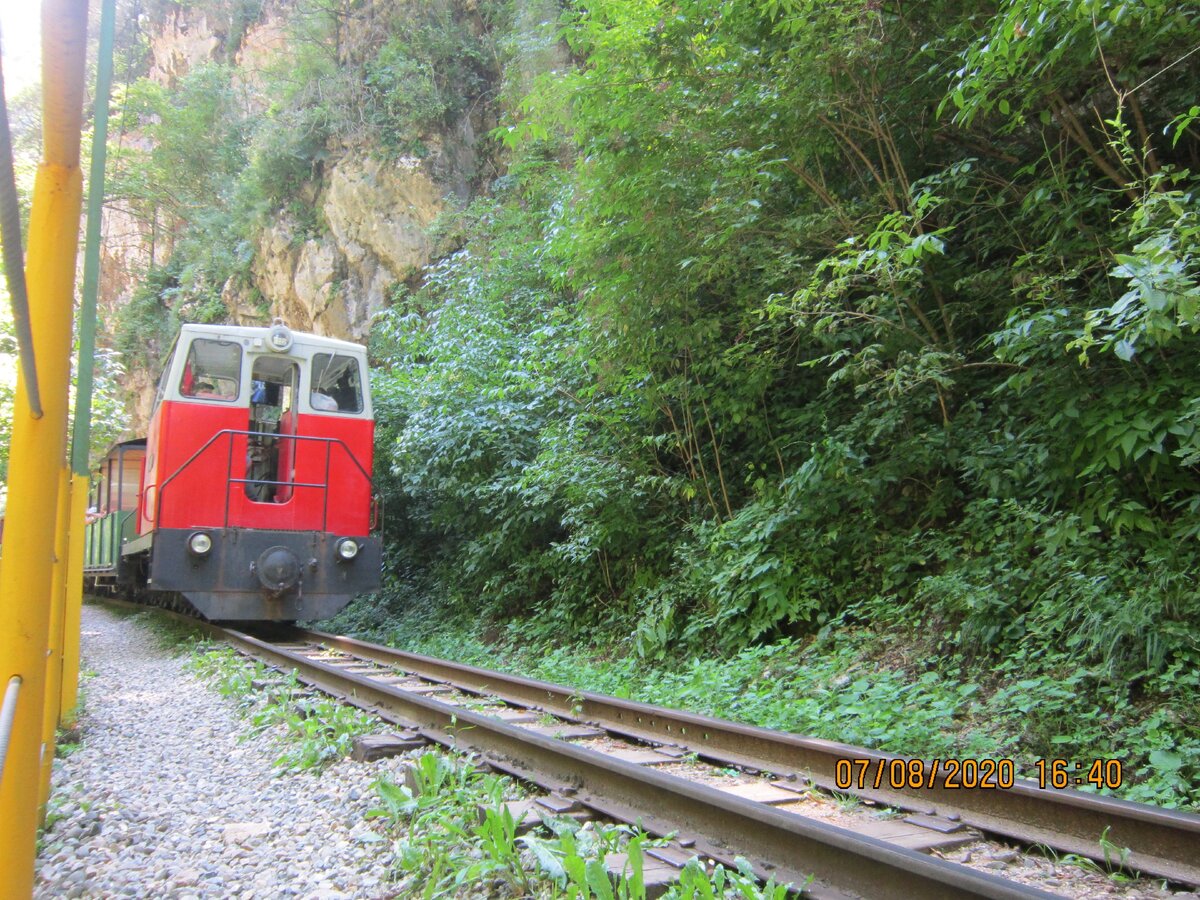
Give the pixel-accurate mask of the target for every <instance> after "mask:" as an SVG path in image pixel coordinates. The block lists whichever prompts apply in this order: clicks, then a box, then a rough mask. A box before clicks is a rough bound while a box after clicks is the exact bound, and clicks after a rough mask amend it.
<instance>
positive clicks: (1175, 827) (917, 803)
mask: <svg viewBox="0 0 1200 900" xmlns="http://www.w3.org/2000/svg"><path fill="white" fill-rule="evenodd" d="M291 634H292V636H293V637H294V638H298V639H300V640H306V641H313V642H316V643H320V644H323V645H325V646H327V647H329V648H332V649H337V650H341V651H343V652H345V653H349V654H351V655H354V656H359V657H362V658H365V659H370V660H373V661H375V662H379V663H383V664H385V665H393V666H397V667H400V668H402V669H405V670H406V671H409V672H412V673H413V674H416V675H420V676H422V677H425V678H428V679H431V680H435V681H442V682H446V683H448V684H452V685H456V686H460V687H463V688H466V689H468V690H470V691H475V692H480V693H484V692H486V693H489V694H493V695H495V696H497V697H500V698H502V699H505V700H509V701H512V702H514V703H517V704H520V705H525V706H530V707H535V708H537V709H540V710H544V711H546V712H551V713H554V714H556V715H559V716H563V717H566V718H572V719H576V720H579V721H582V722H586V723H588V724H592V725H595V726H597V727H600V728H604V729H606V730H608V731H610V732H613V733H615V734H621V735H626V736H629V737H633V738H637V739H640V740H648V741H653V742H656V743H666V744H673V745H675V746H677V747H680V748H683V749H684V750H686V751H688V752H693V753H696V754H698V755H699V756H700V757H701V758H704V759H707V760H710V761H714V762H719V763H733V764H736V765H741V766H747V767H752V768H756V769H764V770H766V771H769V772H773V773H776V774H778V775H781V776H784V777H787V776H798V777H805V778H808V779H810V780H811V781H812V782H813V783H815V784H817V785H818V786H820V787H823V788H827V789H837V790H843V791H845V788H839V787H838V785H837V781H836V767H837V764H838V761H839V760H846V759H850V760H855V759H858V760H862V759H865V760H870V761H871V762H870V766H871V768H870V771H875V769H874V766H876V765H886V764H889V763H890V762H891V761H893V760H904V761H908V760H910V757H904V756H896V755H892V754H887V753H881V752H879V751H877V750H868V749H865V748H862V747H853V746H850V745H848V744H841V743H837V742H835V741H826V740H820V739H817V738H809V737H803V736H801V735H796V734H789V733H786V732H779V731H771V730H769V729H766V728H758V727H755V726H751V725H742V724H739V723H736V722H729V721H726V720H723V719H715V718H710V717H707V716H700V715H696V714H693V713H688V712H681V711H679V710H673V709H667V708H664V707H660V706H653V705H650V704H647V703H637V702H634V701H631V700H623V699H620V698H617V697H610V696H607V695H605V694H597V693H591V692H587V691H574V690H572V689H570V688H568V687H563V686H561V685H556V684H551V683H549V682H545V681H537V680H534V679H529V678H522V677H520V676H516V675H509V674H506V673H503V672H494V671H490V670H488V669H480V668H476V667H474V666H467V665H462V664H459V663H452V662H447V661H446V660H441V659H435V658H432V657H428V656H421V655H419V654H414V653H406V652H404V651H401V650H396V649H393V648H391V647H384V646H381V645H379V644H372V643H369V642H366V641H360V640H355V639H353V638H348V637H342V636H338V635H332V634H326V633H324V632H320V631H310V630H306V629H295V630H294V631H292V632H291ZM924 769H925V773H926V776H927V778H928V776H929V775H930V770H931V763H930V762H929V761H926V762H925V763H924ZM850 793H854V794H856V795H857V796H860V797H863V798H865V799H868V800H873V801H876V802H879V803H884V804H887V805H889V806H894V807H898V808H901V809H907V810H912V811H917V812H925V813H937V814H940V815H943V816H956V817H958V818H960V819H961V820H962V821H963V822H965V823H966V824H968V825H971V826H973V827H976V828H979V829H980V830H982V831H986V832H989V833H991V834H995V835H1002V836H1005V837H1008V838H1013V839H1015V840H1018V841H1021V842H1024V843H1027V844H1041V845H1045V846H1047V847H1050V848H1052V849H1054V850H1056V851H1059V852H1068V853H1076V854H1079V855H1081V856H1087V857H1089V858H1091V859H1095V860H1098V861H1100V862H1107V863H1112V864H1117V863H1119V864H1120V865H1122V866H1124V867H1126V868H1128V869H1131V870H1135V871H1138V872H1141V873H1143V874H1147V875H1154V876H1157V877H1161V878H1168V879H1170V880H1172V881H1177V882H1182V883H1185V884H1190V885H1200V816H1197V815H1192V814H1189V813H1183V812H1178V811H1175V810H1167V809H1161V808H1159V807H1156V806H1151V805H1149V804H1144V803H1133V802H1130V801H1127V800H1119V799H1116V798H1112V797H1102V796H1099V795H1096V794H1088V793H1085V792H1083V791H1076V790H1071V789H1061V790H1055V789H1042V788H1039V787H1038V786H1037V785H1036V784H1035V783H1034V782H1032V781H1028V780H1025V779H1018V780H1017V781H1016V783H1015V784H1014V786H1013V787H1012V788H1009V789H995V790H990V789H973V790H959V789H953V788H947V787H946V786H945V778H944V774H943V776H942V777H941V778H939V779H937V781H936V782H935V783H934V786H933V787H925V788H920V789H913V788H909V789H907V790H897V789H894V788H892V787H891V786H881V787H879V788H873V787H870V786H868V787H867V788H866V789H864V790H858V789H854V790H852V791H850ZM1114 848H1115V849H1114ZM1106 849H1107V853H1106ZM1122 850H1128V853H1127V854H1124V855H1122V853H1121V851H1122ZM1115 857H1120V858H1119V859H1118V858H1115Z"/></svg>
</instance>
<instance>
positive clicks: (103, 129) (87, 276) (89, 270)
mask: <svg viewBox="0 0 1200 900" xmlns="http://www.w3.org/2000/svg"><path fill="white" fill-rule="evenodd" d="M115 21H116V0H102V3H101V6H100V49H99V51H98V57H97V60H96V114H95V119H94V120H93V126H92V134H93V137H92V169H91V174H90V175H89V176H88V184H87V193H88V211H87V237H86V239H85V241H84V252H83V293H82V297H81V302H80V309H79V369H78V375H77V377H76V382H77V383H76V386H75V423H74V425H73V430H72V433H71V468H72V469H73V470H74V472H75V474H76V475H86V474H87V473H88V450H89V447H90V444H91V427H92V376H93V374H94V367H95V357H96V295H97V293H98V290H99V284H100V224H101V220H102V214H103V211H104V164H105V161H106V159H107V154H108V98H109V94H110V92H111V90H112V71H113V31H114V28H115V26H114V22H115Z"/></svg>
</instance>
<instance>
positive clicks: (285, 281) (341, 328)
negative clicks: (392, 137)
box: [227, 150, 453, 341]
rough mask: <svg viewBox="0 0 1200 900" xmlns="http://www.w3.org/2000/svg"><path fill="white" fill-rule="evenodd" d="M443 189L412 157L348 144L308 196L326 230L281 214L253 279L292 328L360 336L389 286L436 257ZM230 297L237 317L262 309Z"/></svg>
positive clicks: (263, 241) (263, 243)
mask: <svg viewBox="0 0 1200 900" xmlns="http://www.w3.org/2000/svg"><path fill="white" fill-rule="evenodd" d="M446 193H447V188H446V187H445V186H443V185H441V184H438V183H437V181H435V179H434V178H433V177H432V175H431V174H430V172H429V171H428V169H427V167H426V166H425V165H423V164H422V163H421V162H420V161H418V160H415V159H409V160H401V161H398V162H397V161H383V160H381V159H379V158H377V157H374V156H372V155H371V154H370V153H369V152H366V151H362V150H356V151H351V152H348V153H346V155H345V156H343V157H342V158H341V159H339V160H338V161H337V162H336V163H334V165H333V166H332V168H331V170H330V172H329V175H328V176H327V178H326V179H325V182H324V185H323V186H322V188H321V191H320V193H319V195H318V196H317V197H316V198H315V199H314V200H313V201H312V202H313V205H314V206H315V208H316V209H317V210H318V212H319V215H320V217H321V220H322V221H323V222H324V223H325V225H326V226H327V229H328V230H327V232H326V233H325V234H322V235H321V236H319V237H312V238H304V237H302V236H301V229H300V225H299V223H297V222H296V221H295V219H294V218H291V217H289V216H287V215H283V216H280V217H279V218H278V219H277V220H276V221H275V222H274V223H273V224H271V225H270V226H268V227H267V228H266V229H265V230H264V231H263V232H262V235H261V237H260V239H259V242H258V247H257V252H256V254H255V259H254V264H253V272H254V285H255V287H256V288H257V289H258V290H259V291H260V292H261V293H262V296H263V297H265V298H267V300H269V302H270V304H271V309H272V312H273V313H274V314H275V315H280V316H283V318H284V320H285V321H287V322H288V323H289V324H290V325H291V326H292V327H294V328H298V329H300V330H303V331H313V332H315V333H317V334H325V335H331V336H333V337H341V338H347V339H350V340H358V341H361V340H365V338H366V333H367V327H368V324H369V323H370V319H371V315H372V314H373V313H375V312H377V311H378V310H379V309H380V308H381V307H382V306H383V304H384V303H385V302H386V300H387V297H388V292H389V291H390V290H391V289H392V288H393V287H394V286H395V285H396V284H397V282H399V281H403V280H407V279H410V278H413V277H415V276H416V275H417V273H419V271H420V269H421V267H423V266H424V265H426V264H427V263H429V262H430V261H431V259H432V258H433V253H434V244H433V241H432V240H431V239H430V237H429V233H428V229H429V226H430V225H431V224H432V223H433V221H434V219H436V218H437V216H438V215H439V214H440V213H441V212H442V211H443V209H444V208H445V206H446V203H447V200H446V196H445V195H446ZM451 202H453V201H451ZM229 300H230V301H232V302H231V303H227V305H230V308H231V309H236V310H237V315H238V318H239V320H241V321H252V320H254V319H255V318H256V316H258V317H261V313H260V312H257V311H256V310H255V307H254V306H253V305H252V304H248V303H247V302H246V300H245V298H243V297H238V296H237V294H236V292H235V291H232V290H231V295H230V298H229Z"/></svg>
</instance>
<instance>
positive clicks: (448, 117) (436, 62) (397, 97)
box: [363, 4, 496, 156]
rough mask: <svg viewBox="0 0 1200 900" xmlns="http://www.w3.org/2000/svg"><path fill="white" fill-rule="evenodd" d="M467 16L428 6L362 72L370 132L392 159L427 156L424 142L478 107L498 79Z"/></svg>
mask: <svg viewBox="0 0 1200 900" xmlns="http://www.w3.org/2000/svg"><path fill="white" fill-rule="evenodd" d="M492 66H493V59H492V58H491V53H490V52H489V50H488V47H487V44H486V41H485V39H484V38H482V37H481V36H480V35H479V34H477V33H476V32H475V31H474V30H473V28H472V25H471V23H470V22H469V21H468V18H467V16H466V14H465V13H464V11H463V10H461V9H456V8H455V7H454V6H453V5H451V4H446V5H442V4H426V5H423V6H422V7H420V8H417V9H415V10H414V11H413V13H411V17H410V18H408V19H407V20H405V21H404V22H403V23H397V27H396V30H395V31H394V32H393V33H392V34H391V36H390V37H389V38H388V39H387V41H386V42H384V44H383V46H381V47H380V48H379V51H378V52H377V53H376V54H375V56H374V58H373V59H370V60H368V61H367V62H366V64H365V65H364V67H363V77H364V81H365V84H366V98H365V99H366V103H367V108H368V110H369V116H370V122H371V126H372V127H373V129H374V130H375V132H376V134H378V136H379V138H380V140H381V142H382V144H383V146H384V147H385V148H387V149H388V150H389V151H390V152H392V153H415V154H418V155H422V156H423V155H424V154H425V149H426V148H425V146H424V143H423V138H425V137H426V136H427V135H428V134H429V133H430V132H431V131H435V130H437V129H439V128H442V127H445V126H446V125H448V124H449V123H450V122H451V121H453V120H454V118H455V117H457V116H460V115H462V114H463V113H465V112H466V111H467V110H468V109H469V108H470V106H471V105H472V104H473V103H475V102H477V101H478V99H479V97H480V95H481V94H482V93H483V92H484V91H485V90H486V89H487V87H488V85H489V84H491V83H492V82H493V81H494V80H495V78H496V74H495V72H494V71H493V69H492Z"/></svg>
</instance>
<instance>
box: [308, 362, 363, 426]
mask: <svg viewBox="0 0 1200 900" xmlns="http://www.w3.org/2000/svg"><path fill="white" fill-rule="evenodd" d="M308 403H309V406H311V407H312V408H313V411H314V412H343V413H360V412H362V411H363V391H362V372H361V371H360V369H359V365H358V360H357V359H355V358H354V357H353V356H344V355H342V354H340V353H314V354H313V360H312V393H311V394H310V395H309V398H308Z"/></svg>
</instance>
